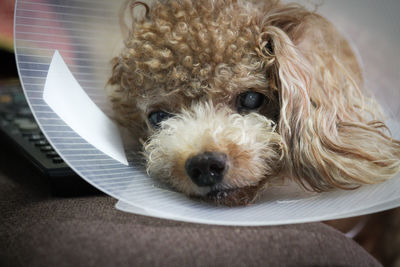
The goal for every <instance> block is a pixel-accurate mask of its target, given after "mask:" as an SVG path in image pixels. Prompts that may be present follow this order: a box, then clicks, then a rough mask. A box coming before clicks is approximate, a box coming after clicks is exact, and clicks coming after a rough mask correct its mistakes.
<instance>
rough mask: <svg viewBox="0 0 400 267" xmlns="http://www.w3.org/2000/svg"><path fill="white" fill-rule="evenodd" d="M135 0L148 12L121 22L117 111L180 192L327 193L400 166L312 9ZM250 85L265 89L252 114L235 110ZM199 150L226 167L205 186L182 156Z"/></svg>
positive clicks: (248, 197)
mask: <svg viewBox="0 0 400 267" xmlns="http://www.w3.org/2000/svg"><path fill="white" fill-rule="evenodd" d="M140 5H142V6H144V7H145V9H146V15H145V16H144V17H143V18H135V17H134V18H133V24H132V25H131V26H129V27H128V28H127V29H125V32H126V34H127V36H126V39H125V48H124V49H123V50H122V51H121V54H120V56H119V57H116V58H114V59H113V74H112V77H111V78H110V81H109V82H110V84H111V85H113V86H114V87H113V90H111V94H110V98H111V100H112V102H113V107H114V109H115V112H116V119H117V120H118V121H119V122H120V123H121V124H122V125H123V126H125V127H127V128H128V129H130V130H131V133H132V138H134V139H139V138H143V139H144V140H147V141H146V143H145V144H144V145H145V146H144V148H145V156H146V158H147V161H148V171H149V173H150V174H152V175H154V176H157V177H159V178H161V179H163V180H165V181H167V182H169V183H170V184H171V185H173V186H174V187H175V188H177V189H178V190H180V191H182V192H184V193H186V194H187V195H192V196H204V195H205V194H210V193H213V194H212V196H213V197H215V196H217V197H216V198H217V199H216V200H217V202H218V203H225V204H228V205H236V204H246V203H248V202H251V201H253V200H254V198H255V196H256V195H257V194H258V193H259V192H261V191H262V188H264V187H265V186H267V185H268V184H271V183H273V182H274V181H276V180H279V179H284V178H291V179H295V180H296V181H298V182H299V183H300V184H301V185H303V186H304V187H305V188H307V189H310V190H314V191H325V190H330V189H332V188H343V189H351V188H356V187H357V186H359V185H361V184H372V183H378V182H381V181H384V180H386V179H389V178H390V177H392V176H393V175H395V174H396V173H397V172H398V171H399V169H400V142H399V141H397V140H393V139H392V138H391V137H390V136H389V135H388V134H387V131H386V130H385V129H386V126H385V124H384V123H383V118H382V115H381V111H380V108H379V106H378V105H377V104H376V103H375V101H374V99H373V98H372V97H370V96H368V93H367V92H366V90H364V89H363V82H362V73H361V69H360V67H359V65H358V62H357V60H356V57H355V56H354V53H353V51H352V49H351V48H350V46H349V44H348V43H347V41H346V40H345V39H344V38H343V37H342V36H341V34H340V33H338V32H337V31H336V29H335V28H334V27H333V26H332V25H331V24H330V23H329V22H328V21H327V20H325V19H324V18H322V17H321V16H319V15H318V14H316V13H314V12H310V11H308V10H306V9H305V8H304V7H302V6H300V5H298V4H283V3H281V2H280V1H278V0H259V1H256V0H254V1H245V0H219V1H218V0H202V1H194V0H162V1H157V2H155V3H154V4H152V5H147V4H145V3H142V2H132V3H131V2H129V1H128V2H127V6H126V8H128V7H129V6H131V7H132V8H135V7H137V6H140ZM121 21H124V20H121ZM248 91H252V92H258V93H261V94H263V95H264V96H265V98H266V100H265V101H264V102H263V105H262V106H261V107H260V108H259V109H257V110H254V112H257V113H259V114H260V115H262V116H260V115H257V116H253V115H254V114H252V113H251V112H250V114H248V112H244V113H242V111H241V110H240V109H238V107H237V105H238V98H239V96H240V95H241V94H242V93H244V92H248ZM157 110H162V111H165V112H168V113H170V114H173V115H174V117H173V118H171V119H166V120H165V121H164V122H163V123H161V126H160V128H159V129H154V127H151V125H150V124H149V121H148V116H149V114H151V112H153V111H157ZM262 118H264V119H265V121H268V123H269V124H268V123H267V124H268V125H270V126H268V127H267V126H265V125H264V124H265V122H263V121H264V119H262ZM209 120H215V121H209ZM238 125H240V127H238ZM262 125H264V126H262ZM271 125H274V126H271ZM235 131H236V132H235ZM183 133H184V135H183ZM228 133H229V134H228ZM239 140H240V141H239ZM180 141H182V142H180ZM207 151H222V152H223V153H225V154H227V158H228V159H227V166H231V167H230V172H228V174H226V176H225V178H224V180H223V181H222V182H221V183H220V184H218V185H216V186H214V187H211V188H205V187H201V186H197V185H195V184H194V183H193V182H191V180H190V178H189V177H188V175H187V173H186V172H185V169H184V164H183V163H184V162H185V161H186V160H187V159H188V158H189V157H191V156H193V155H196V154H198V153H203V152H207ZM263 164H264V167H263V168H262V167H260V166H262V165H263ZM256 166H257V167H256ZM216 190H217V191H223V192H224V194H222V195H221V194H214V193H215V191H216Z"/></svg>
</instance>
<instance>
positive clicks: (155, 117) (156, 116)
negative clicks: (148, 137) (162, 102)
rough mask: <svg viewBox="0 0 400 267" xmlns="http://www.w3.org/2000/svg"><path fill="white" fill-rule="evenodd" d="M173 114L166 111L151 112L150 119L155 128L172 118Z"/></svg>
mask: <svg viewBox="0 0 400 267" xmlns="http://www.w3.org/2000/svg"><path fill="white" fill-rule="evenodd" d="M172 116H173V115H172V114H170V113H167V112H165V111H154V112H152V113H150V115H149V117H148V119H149V122H150V124H151V126H153V127H154V128H158V127H160V123H161V122H162V121H164V120H166V119H168V118H171V117H172Z"/></svg>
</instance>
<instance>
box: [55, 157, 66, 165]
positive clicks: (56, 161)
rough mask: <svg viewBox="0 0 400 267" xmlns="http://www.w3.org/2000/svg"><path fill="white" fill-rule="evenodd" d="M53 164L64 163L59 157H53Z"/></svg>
mask: <svg viewBox="0 0 400 267" xmlns="http://www.w3.org/2000/svg"><path fill="white" fill-rule="evenodd" d="M53 162H54V163H56V164H59V163H63V162H64V161H63V159H62V158H60V157H55V158H53Z"/></svg>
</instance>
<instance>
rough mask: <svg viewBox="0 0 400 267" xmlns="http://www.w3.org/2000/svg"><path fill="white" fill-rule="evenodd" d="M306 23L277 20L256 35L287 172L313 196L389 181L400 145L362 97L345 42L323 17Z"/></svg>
mask: <svg viewBox="0 0 400 267" xmlns="http://www.w3.org/2000/svg"><path fill="white" fill-rule="evenodd" d="M313 17H314V18H315V20H317V21H316V22H315V23H313V21H312V20H313ZM285 19H286V21H287V22H289V21H290V20H288V17H286V18H285ZM306 20H307V22H306V23H304V25H299V23H302V22H301V20H299V19H298V17H296V20H293V21H295V22H296V23H297V25H296V23H293V21H292V23H291V24H285V23H281V24H279V22H276V21H275V25H273V26H271V24H270V25H267V26H266V27H264V28H263V32H262V33H261V34H260V36H259V48H258V54H259V56H261V57H262V58H263V60H264V61H265V66H266V68H267V71H268V72H272V78H273V79H275V80H276V81H275V84H276V88H277V89H278V90H279V96H280V108H281V111H280V122H279V132H280V134H281V136H282V138H283V140H284V141H285V142H286V147H287V151H286V167H287V168H286V169H289V170H290V172H291V173H290V174H291V175H292V176H293V177H294V178H296V179H297V180H298V181H299V182H300V183H301V184H302V185H303V186H304V187H306V188H309V189H312V190H315V191H324V190H328V189H330V188H332V187H339V188H344V189H350V188H355V187H357V186H358V185H361V184H373V183H378V182H381V181H384V180H386V179H389V178H390V177H392V176H393V175H395V174H396V173H397V172H398V171H399V170H400V142H399V141H396V140H393V139H392V138H390V137H389V135H388V134H387V133H386V132H385V131H386V126H385V124H384V123H383V122H382V121H381V120H380V119H379V114H380V112H379V109H378V108H377V106H376V105H374V104H373V100H372V98H367V97H364V96H363V94H362V93H361V89H360V86H362V85H361V79H360V77H361V75H360V73H359V71H358V70H357V69H356V67H354V66H357V64H355V63H354V62H356V59H355V56H354V54H353V53H352V51H351V49H350V47H349V46H348V44H347V42H345V40H344V39H343V38H341V37H339V36H340V35H339V33H337V32H336V31H335V30H334V29H333V27H332V26H329V23H328V22H326V21H325V20H324V19H322V18H321V17H319V16H317V15H310V17H308V18H307V19H306ZM285 25H286V26H287V25H290V27H291V29H289V28H288V27H289V26H287V27H286V26H285ZM285 27H286V28H285ZM307 27H308V28H310V27H313V28H312V29H311V31H310V30H309V29H308V30H307ZM324 31H325V33H324ZM326 31H328V32H326ZM332 35H334V37H332ZM335 38H336V39H335Z"/></svg>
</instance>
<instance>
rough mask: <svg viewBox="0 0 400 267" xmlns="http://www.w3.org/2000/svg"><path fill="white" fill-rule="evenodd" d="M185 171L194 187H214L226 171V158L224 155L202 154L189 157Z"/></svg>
mask: <svg viewBox="0 0 400 267" xmlns="http://www.w3.org/2000/svg"><path fill="white" fill-rule="evenodd" d="M185 169H186V172H187V174H188V175H189V177H190V179H192V181H193V182H194V183H195V184H196V185H198V186H201V187H204V186H214V185H216V184H218V183H220V182H221V181H222V180H223V178H224V175H225V173H226V171H227V169H228V165H227V156H226V155H225V154H224V153H218V152H204V153H201V154H198V155H195V156H193V157H190V158H189V159H188V160H187V161H186V164H185Z"/></svg>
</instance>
